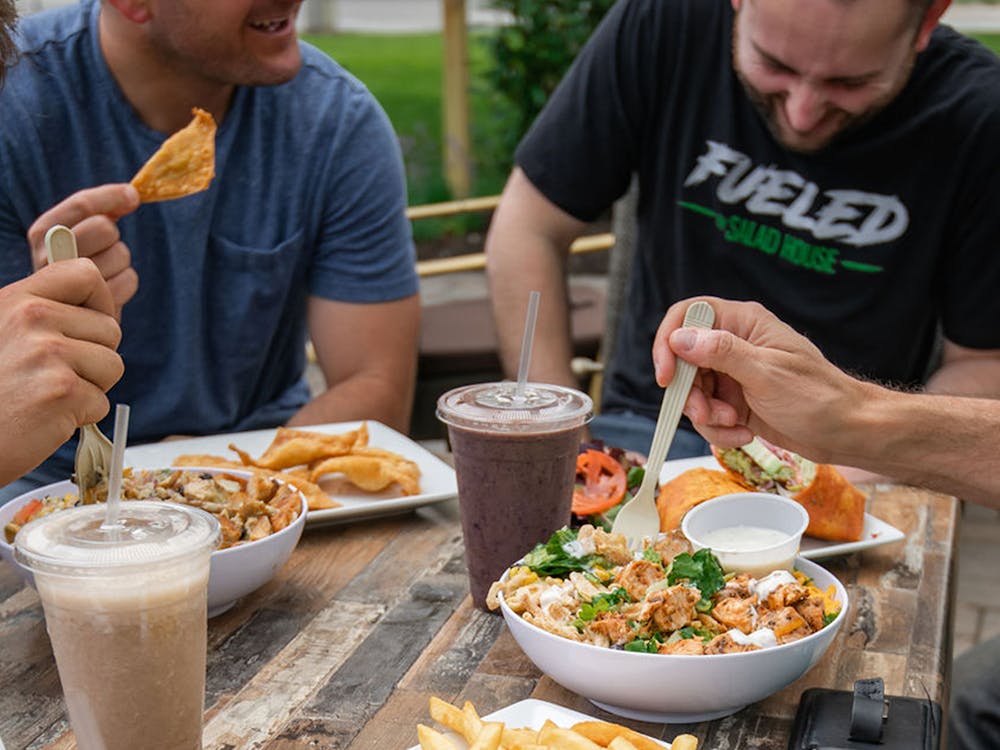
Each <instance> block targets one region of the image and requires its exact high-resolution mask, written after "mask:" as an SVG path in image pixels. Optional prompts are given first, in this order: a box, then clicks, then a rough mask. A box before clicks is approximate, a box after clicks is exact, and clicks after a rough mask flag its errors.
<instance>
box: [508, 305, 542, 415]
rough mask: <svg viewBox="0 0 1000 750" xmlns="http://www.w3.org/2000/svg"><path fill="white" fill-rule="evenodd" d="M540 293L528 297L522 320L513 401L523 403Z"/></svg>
mask: <svg viewBox="0 0 1000 750" xmlns="http://www.w3.org/2000/svg"><path fill="white" fill-rule="evenodd" d="M541 296H542V295H541V292H532V293H531V294H530V295H529V296H528V315H527V317H526V318H525V320H524V338H522V339H521V361H520V362H519V363H518V366H517V388H516V389H515V390H514V400H515V401H524V386H525V384H526V383H527V382H528V367H529V366H530V365H531V347H532V346H533V345H534V343H535V321H536V320H537V319H538V300H539V299H540V298H541Z"/></svg>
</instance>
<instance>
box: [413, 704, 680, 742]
mask: <svg viewBox="0 0 1000 750" xmlns="http://www.w3.org/2000/svg"><path fill="white" fill-rule="evenodd" d="M482 718H483V720H484V721H502V722H503V723H504V724H505V725H506V726H508V727H511V728H526V729H541V728H542V725H543V724H544V723H545V722H546V720H550V719H551V720H552V721H553V722H555V723H556V724H558V725H559V726H561V727H571V726H573V725H574V724H576V723H578V722H581V721H594V717H593V716H588V715H587V714H582V713H580V712H579V711H574V710H572V709H570V708H564V707H563V706H559V705H556V704H555V703H549V702H547V701H540V700H537V699H536V698H528V699H526V700H523V701H518V702H517V703H512V704H511V705H509V706H505V707H504V708H501V709H500V710H499V711H494V712H493V713H491V714H489V715H487V716H484V717H482ZM423 723H424V724H427V725H428V726H434V722H432V721H430V720H429V719H428V721H425V722H423ZM434 728H435V729H438V730H439V731H441V732H442V734H445V735H446V736H447V737H448V738H449V739H451V740H452V741H454V742H455V744H456V745H458V747H459V750H467V748H468V745H467V744H466V742H465V740H464V739H463V738H462V737H460V736H459V735H457V734H455V733H454V732H449V731H445V730H443V729H442V728H441V727H436V726H434ZM413 731H414V733H416V731H417V730H416V727H415V726H414V729H413ZM650 739H652V740H653V741H654V742H657V743H659V744H660V745H663V747H664V748H666V750H670V745H669V744H668V743H666V742H663V741H662V740H658V739H656V738H653V737H651V738H650ZM409 750H420V746H419V745H414V746H413V747H411V748H409Z"/></svg>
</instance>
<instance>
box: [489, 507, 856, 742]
mask: <svg viewBox="0 0 1000 750" xmlns="http://www.w3.org/2000/svg"><path fill="white" fill-rule="evenodd" d="M489 602H490V604H491V606H496V607H499V609H500V610H501V611H502V613H503V616H504V619H505V620H506V622H507V626H508V627H509V628H510V631H511V633H512V635H513V636H514V638H515V640H516V641H517V642H518V644H519V645H520V646H521V649H522V650H523V651H524V652H525V654H526V655H527V656H528V658H530V659H531V660H532V661H533V662H534V663H535V665H536V666H537V667H538V668H539V669H540V670H542V671H543V672H544V673H545V674H547V675H548V676H549V677H551V678H552V679H554V680H555V681H556V682H558V683H559V684H561V685H562V686H564V687H566V688H568V689H569V690H572V691H574V692H576V693H579V694H580V695H582V696H584V697H586V698H588V699H589V700H590V701H591V702H592V703H594V704H595V705H597V706H598V707H600V708H603V709H605V710H607V711H610V712H612V713H615V714H619V715H621V716H626V717H629V718H633V719H639V720H643V721H652V722H674V723H678V722H685V723H686V722H695V721H706V720H710V719H716V718H719V717H722V716H726V715H728V714H732V713H734V712H736V711H738V710H740V709H741V708H743V707H745V706H747V705H749V704H750V703H755V702H756V701H759V700H762V699H764V698H766V697H767V696H769V695H771V694H773V693H775V692H777V691H778V690H781V689H782V688H784V687H786V686H787V685H789V684H791V683H792V682H794V681H795V680H797V679H799V678H800V677H802V676H803V675H804V674H805V673H806V672H808V671H809V669H811V668H812V667H813V665H815V664H816V662H818V661H819V660H820V658H821V657H822V656H823V655H824V654H825V653H826V650H827V649H828V648H829V647H830V644H831V643H832V642H833V640H834V638H835V636H836V635H837V632H838V630H839V629H840V627H841V625H842V624H843V622H844V619H845V618H846V616H847V615H846V613H847V610H848V599H847V591H846V590H845V589H844V587H843V585H841V583H840V582H839V581H838V580H837V579H836V578H835V577H834V576H833V575H832V574H830V573H829V572H827V571H826V570H824V569H823V568H821V567H820V566H819V565H816V564H815V563H812V562H810V561H808V560H804V559H801V558H800V559H797V560H796V561H795V566H794V569H793V570H783V571H775V572H773V573H771V574H769V575H767V576H763V577H761V578H759V579H758V578H753V577H751V576H750V575H748V574H726V573H724V572H723V570H722V568H721V566H720V565H719V562H718V560H717V559H716V558H715V556H714V555H713V554H712V552H711V550H708V549H702V550H698V551H697V552H693V551H692V548H691V546H690V545H689V543H688V542H687V540H686V539H685V538H684V537H683V535H682V534H680V533H679V532H673V533H671V534H667V535H663V534H661V535H660V538H659V539H658V540H657V541H656V542H655V543H652V544H650V543H647V545H646V547H645V548H644V549H643V550H642V551H638V552H637V551H633V550H629V549H628V547H627V545H626V544H625V541H624V538H622V537H620V536H619V535H614V534H608V533H606V532H605V531H603V530H602V529H599V528H594V527H593V526H590V525H585V526H583V527H581V528H580V529H579V530H576V529H562V530H560V531H558V532H556V533H555V534H554V535H553V537H552V538H551V539H550V540H549V541H548V542H547V543H544V544H540V545H538V546H536V547H535V549H533V550H532V551H531V552H529V553H528V554H527V555H525V557H524V558H522V560H520V561H518V563H516V564H515V565H513V566H512V567H511V568H510V569H509V570H508V571H507V572H506V573H505V574H504V576H503V578H502V579H501V580H500V581H498V582H497V583H496V584H494V587H493V589H492V590H491V592H490V598H489Z"/></svg>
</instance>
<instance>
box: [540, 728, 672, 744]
mask: <svg viewBox="0 0 1000 750" xmlns="http://www.w3.org/2000/svg"><path fill="white" fill-rule="evenodd" d="M538 742H539V743H540V744H542V745H548V746H549V747H550V748H552V750H601V746H600V745H598V744H597V743H596V742H594V741H593V740H589V739H587V738H586V737H584V736H583V735H582V734H577V733H576V732H574V731H573V730H572V729H564V728H563V727H558V726H555V725H553V726H546V727H543V728H542V729H541V731H539V733H538ZM660 750H663V749H662V748H660Z"/></svg>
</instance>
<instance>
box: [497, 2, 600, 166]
mask: <svg viewBox="0 0 1000 750" xmlns="http://www.w3.org/2000/svg"><path fill="white" fill-rule="evenodd" d="M613 4H614V0H492V3H491V5H492V6H493V7H494V8H497V9H498V10H502V11H505V12H507V13H508V14H510V16H511V18H512V23H511V24H509V25H506V26H502V27H500V28H498V29H497V30H496V34H495V36H494V38H493V45H492V46H493V57H494V64H493V67H492V68H491V69H490V70H489V71H488V72H487V74H486V75H487V79H488V81H489V83H490V85H491V86H492V89H493V93H494V95H495V96H496V97H497V98H498V99H499V100H500V102H499V104H498V106H497V108H496V111H497V113H498V114H499V116H501V117H502V118H503V119H504V121H503V122H502V130H501V135H500V136H499V138H498V141H499V143H498V144H497V146H498V149H499V151H500V154H501V155H506V159H507V164H509V163H510V158H511V157H512V155H513V153H514V148H515V147H516V146H517V143H518V141H520V139H521V136H523V135H524V133H525V131H527V129H528V127H529V126H530V125H531V123H532V122H533V121H534V119H535V117H536V116H537V115H538V113H539V112H540V111H541V109H542V107H543V106H544V105H545V102H546V101H547V100H548V98H549V95H550V94H551V93H552V91H553V90H554V89H555V87H556V85H557V84H558V83H559V81H560V80H561V79H562V77H563V74H564V73H565V72H566V69H567V68H568V67H569V65H570V63H571V62H573V58H575V57H576V55H577V53H578V52H579V51H580V48H581V47H583V44H584V42H586V41H587V39H588V38H589V37H590V34H591V33H592V32H593V30H594V28H595V27H596V26H597V24H598V23H599V22H600V20H601V19H602V18H603V17H604V14H605V13H606V12H607V11H608V9H609V8H610V7H611V6H612V5H613ZM498 158H501V159H502V158H504V157H503V156H500V157H498Z"/></svg>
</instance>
